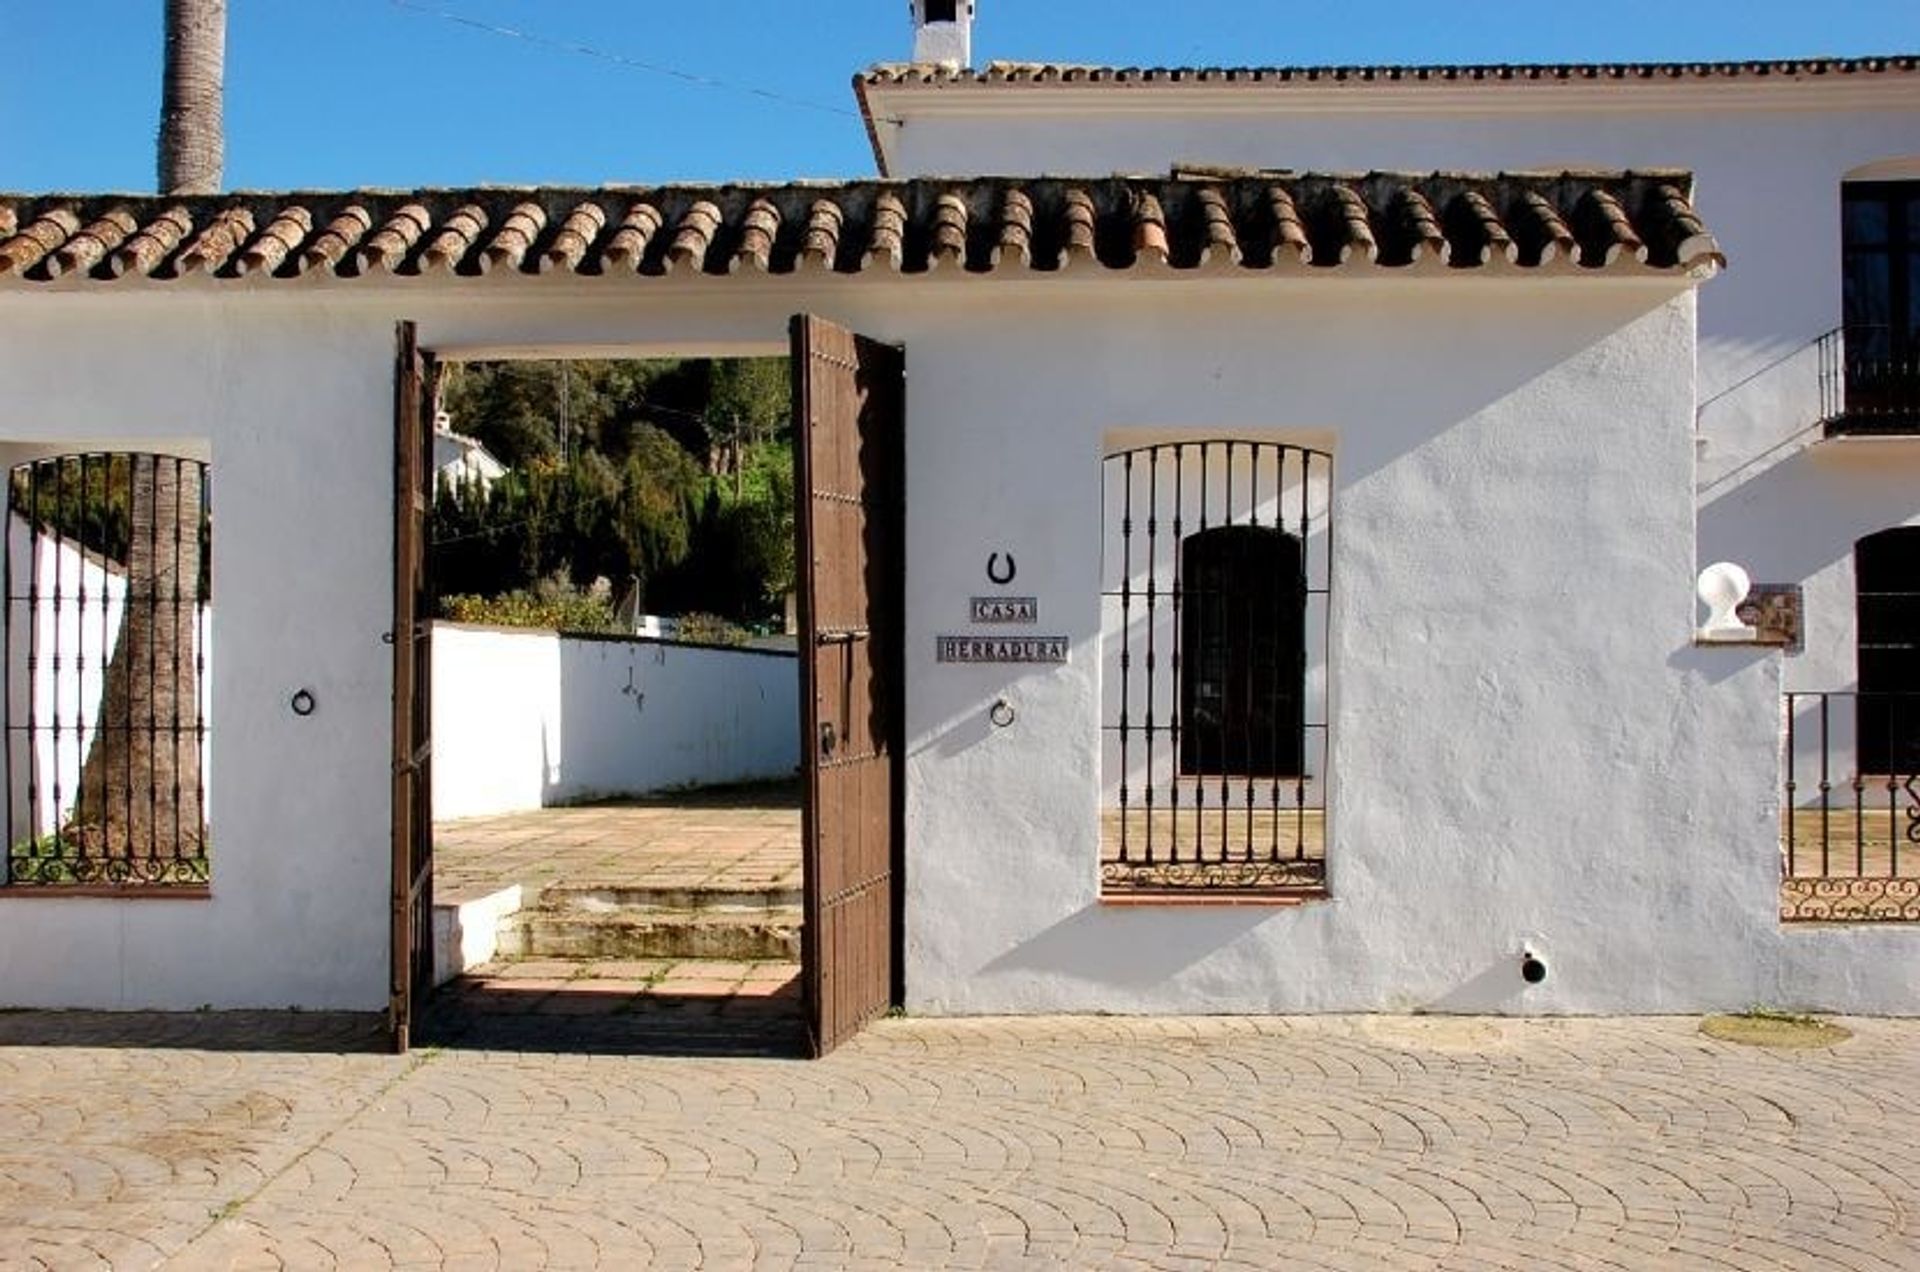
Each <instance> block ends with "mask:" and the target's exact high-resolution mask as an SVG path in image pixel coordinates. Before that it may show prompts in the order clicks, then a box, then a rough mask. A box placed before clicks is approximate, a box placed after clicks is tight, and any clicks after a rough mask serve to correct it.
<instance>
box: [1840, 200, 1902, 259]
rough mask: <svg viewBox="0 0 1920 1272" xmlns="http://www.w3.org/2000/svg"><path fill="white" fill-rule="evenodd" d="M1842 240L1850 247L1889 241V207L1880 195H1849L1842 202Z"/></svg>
mask: <svg viewBox="0 0 1920 1272" xmlns="http://www.w3.org/2000/svg"><path fill="white" fill-rule="evenodd" d="M1841 210H1842V219H1841V223H1840V226H1841V228H1840V237H1841V241H1842V242H1843V243H1845V244H1846V245H1847V246H1848V247H1879V246H1882V245H1884V244H1885V243H1886V241H1887V228H1888V221H1889V219H1890V218H1889V217H1888V212H1889V211H1890V209H1889V208H1888V206H1887V204H1886V201H1885V200H1884V199H1881V198H1879V197H1874V198H1870V199H1869V198H1862V197H1858V196H1852V195H1850V196H1848V197H1847V199H1846V201H1845V202H1844V203H1842V204H1841Z"/></svg>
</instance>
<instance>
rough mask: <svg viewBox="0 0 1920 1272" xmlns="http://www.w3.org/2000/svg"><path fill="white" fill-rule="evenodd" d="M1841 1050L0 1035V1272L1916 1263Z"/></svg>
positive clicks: (1140, 1024) (1914, 1073) (1906, 1216)
mask: <svg viewBox="0 0 1920 1272" xmlns="http://www.w3.org/2000/svg"><path fill="white" fill-rule="evenodd" d="M549 1023H550V1024H559V1023H564V1022H549ZM1847 1023H1848V1024H1849V1025H1850V1026H1851V1027H1852V1028H1853V1029H1854V1030H1855V1031H1856V1036H1855V1037H1854V1038H1853V1039H1852V1040H1851V1041H1848V1042H1846V1043H1844V1044H1842V1045H1840V1046H1838V1047H1836V1048H1833V1049H1831V1050H1815V1051H1798V1052H1789V1051H1767V1050H1761V1049H1755V1048H1747V1047H1741V1046H1738V1045H1735V1044H1730V1043H1720V1042H1714V1041H1711V1040H1709V1039H1707V1038H1704V1037H1702V1036H1701V1035H1700V1034H1699V1033H1698V1032H1697V1030H1696V1028H1695V1022H1693V1021H1691V1020H1681V1019H1664V1020H1611V1021H1532V1022H1510V1021H1490V1020H1447V1019H1431V1018H1412V1019H1400V1018H1322V1019H1285V1020H1276V1019H1265V1020H1220V1019H1208V1020H1160V1021H1135V1020H1125V1019H1110V1018H1103V1019H1071V1020H1062V1019H1036V1020H1019V1021H1006V1020H993V1021H922V1020H912V1019H906V1020H889V1021H884V1022H882V1023H881V1024H879V1025H877V1026H876V1027H875V1028H873V1029H871V1030H870V1031H868V1033H867V1034H865V1035H864V1036H862V1037H861V1038H860V1039H858V1040H856V1041H855V1042H854V1043H853V1044H851V1045H850V1046H848V1047H847V1048H845V1049H843V1050H842V1051H841V1052H840V1053H838V1054H836V1055H834V1056H832V1057H830V1058H829V1059H827V1060H825V1061H823V1062H820V1063H817V1064H809V1063H802V1062H798V1061H792V1060H778V1059H758V1060H744V1059H688V1058H667V1057H656V1056H631V1055H607V1054H535V1053H519V1052H512V1051H500V1050H477V1049H462V1048H459V1047H448V1048H446V1049H444V1050H438V1051H434V1050H423V1051H419V1052H416V1053H415V1054H413V1055H411V1056H409V1057H406V1058H404V1059H395V1058H392V1057H388V1056H383V1055H379V1054H373V1053H370V1052H369V1053H360V1054H355V1053H352V1052H351V1051H350V1050H347V1049H348V1048H351V1047H353V1046H355V1045H357V1044H360V1043H363V1042H365V1041H366V1040H367V1037H368V1035H367V1033H366V1025H365V1022H362V1021H354V1020H338V1019H335V1018H323V1017H294V1018H291V1019H289V1018H287V1017H226V1016H206V1017H184V1018H183V1017H166V1018H139V1017H132V1018H108V1017H99V1016H66V1015H34V1014H21V1015H11V1016H0V1265H4V1266H7V1267H17V1266H25V1267H40V1266H46V1267H56V1268H68V1267H103V1266H111V1267H144V1266H155V1265H161V1266H169V1267H178V1268H203V1267H220V1268H225V1267H240V1268H254V1267H261V1268H268V1267H280V1266H288V1267H298V1268H309V1267H311V1268H328V1267H346V1268H384V1267H421V1268H440V1267H445V1268H515V1269H518V1268H542V1267H590V1266H596V1265H598V1266H608V1267H620V1268H640V1267H658V1268H696V1267H698V1268H735V1267H739V1268H745V1267H768V1268H787V1267H795V1266H812V1267H836V1268H837V1267H872V1268H881V1267H903V1266H904V1267H915V1268H934V1267H1008V1268H1025V1267H1055V1266H1058V1267H1114V1268H1135V1267H1139V1268H1147V1267H1153V1268H1210V1267H1241V1268H1356V1269H1357V1268H1382V1267H1385V1268H1399V1267H1407V1268H1460V1269H1479V1268H1512V1269H1540V1268H1582V1269H1584V1268H1615V1269H1619V1268H1633V1269H1638V1268H1657V1267H1673V1268H1713V1267H1727V1268H1739V1269H1748V1270H1758V1269H1801V1268H1849V1269H1909V1268H1915V1267H1920V1022H1908V1023H1894V1022H1885V1021H1873V1020H1864V1021H1849V1022H1847ZM275 1048H279V1049H275Z"/></svg>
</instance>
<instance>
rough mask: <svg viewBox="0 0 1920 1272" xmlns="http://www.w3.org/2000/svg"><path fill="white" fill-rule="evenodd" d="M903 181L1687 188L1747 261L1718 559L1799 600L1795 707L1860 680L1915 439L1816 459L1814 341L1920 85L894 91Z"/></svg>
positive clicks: (1714, 432) (1710, 335)
mask: <svg viewBox="0 0 1920 1272" xmlns="http://www.w3.org/2000/svg"><path fill="white" fill-rule="evenodd" d="M874 101H875V110H876V111H877V112H878V113H880V114H882V115H885V116H890V117H904V118H906V119H907V121H908V123H907V125H906V126H905V127H904V128H899V129H894V128H890V127H883V129H882V131H883V135H884V136H885V137H886V139H887V145H888V154H889V169H890V171H891V172H893V173H894V174H895V175H898V176H917V175H934V174H941V173H957V172H1007V173H1022V172H1047V173H1057V174H1065V173H1106V172H1147V173H1156V172H1166V171H1168V170H1169V169H1171V168H1172V167H1173V166H1175V165H1179V164H1185V165H1196V164H1212V165H1239V166H1249V167H1255V168H1287V169H1294V170H1297V171H1312V172H1367V171H1376V170H1394V171H1410V172H1426V171H1433V170H1436V169H1447V170H1464V171H1488V172H1493V171H1523V170H1540V169H1544V170H1553V171H1559V170H1564V169H1568V168H1638V169H1645V168H1652V167H1672V168H1687V169H1691V170H1692V171H1693V172H1694V173H1695V176H1696V182H1697V186H1696V202H1697V204H1698V207H1699V209H1700V213H1701V215H1702V217H1703V218H1704V219H1705V220H1706V222H1707V224H1708V225H1709V227H1711V229H1712V230H1713V233H1714V234H1715V236H1716V237H1717V238H1718V239H1719V241H1720V243H1721V245H1722V247H1724V248H1725V250H1726V252H1727V255H1728V257H1729V260H1730V262H1731V266H1730V268H1729V270H1728V271H1727V273H1726V274H1725V275H1724V276H1722V277H1721V278H1719V279H1717V280H1715V282H1714V283H1713V285H1712V286H1711V287H1708V288H1706V289H1704V290H1703V292H1702V293H1701V298H1700V317H1699V341H1700V346H1699V393H1698V399H1699V403H1698V404H1699V429H1700V435H1701V439H1702V443H1701V448H1700V468H1699V482H1700V496H1699V497H1700V520H1699V551H1700V561H1701V564H1706V563H1708V562H1711V561H1715V560H1734V561H1738V562H1740V563H1741V564H1743V565H1744V566H1746V567H1747V569H1748V571H1749V573H1750V574H1751V575H1752V577H1753V579H1754V580H1755V582H1761V583H1799V584H1801V585H1802V586H1803V587H1804V588H1805V592H1806V615H1807V627H1808V632H1807V636H1808V639H1807V645H1806V649H1805V651H1804V652H1802V653H1799V654H1796V655H1794V656H1791V657H1789V658H1788V660H1787V662H1786V667H1785V677H1786V683H1787V684H1788V685H1789V686H1790V687H1792V688H1795V689H1805V690H1813V689H1845V688H1850V687H1851V686H1852V685H1853V683H1854V655H1853V648H1854V645H1853V640H1854V615H1853V579H1852V562H1851V550H1852V545H1853V541H1854V539H1856V538H1858V537H1860V536H1861V535H1863V534H1866V533H1871V532H1872V531H1874V530H1879V529H1884V528H1886V527H1888V526H1893V525H1913V524H1920V482H1916V478H1920V443H1916V442H1913V441H1904V442H1895V443H1888V442H1852V441H1850V442H1843V443H1837V444H1836V443H1820V444H1816V443H1819V431H1818V430H1817V429H1813V430H1812V431H1809V429H1810V426H1811V425H1813V424H1814V422H1815V421H1816V420H1817V418H1818V409H1819V400H1820V399H1819V380H1818V363H1817V360H1816V357H1815V352H1814V349H1813V348H1812V342H1813V341H1815V340H1816V339H1817V338H1818V337H1819V336H1821V335H1822V334H1823V333H1825V332H1827V331H1830V330H1832V329H1833V328H1835V327H1837V326H1838V325H1839V323H1840V186H1841V184H1842V182H1843V181H1844V180H1845V179H1846V178H1848V177H1849V175H1853V176H1871V177H1874V178H1876V179H1895V178H1899V179H1916V178H1920V78H1916V77H1913V76H1904V77H1897V78H1889V79H1888V80H1886V81H1885V82H1882V83H1878V84H1862V83H1861V82H1860V79H1859V78H1857V77H1856V78H1852V79H1849V80H1848V81H1846V82H1845V83H1842V82H1839V81H1830V82H1829V83H1827V84H1821V83H1818V82H1814V83H1811V84H1796V83H1792V82H1788V81H1787V80H1785V79H1784V78H1775V79H1773V80H1771V81H1756V80H1755V79H1754V78H1753V77H1748V78H1746V79H1744V80H1740V81H1723V82H1721V83H1719V84H1718V85H1713V86H1707V87H1699V86H1684V85H1683V86H1667V85H1662V84H1658V83H1655V84H1653V85H1645V84H1626V85H1619V86H1601V87H1598V88H1588V87H1583V86H1580V85H1546V86H1516V87H1508V88H1502V87H1489V86H1467V87H1465V88H1462V89H1460V90H1458V91H1453V90H1447V89H1434V88H1431V87H1412V88H1404V89H1394V88H1388V87H1381V88H1376V89H1368V88H1364V87H1360V86H1357V85H1355V86H1347V87H1342V88H1337V89H1331V90H1326V91H1321V92H1315V91H1311V90H1303V89H1300V88H1278V89H1270V88H1260V87H1249V88H1243V89H1238V90H1236V89H1231V88H1223V87H1219V86H1213V87H1200V88H1196V89H1193V90H1191V91H1187V92H1181V91H1178V90H1176V91H1163V90H1159V89H1151V88H1146V89H1143V88H1120V89H1112V90H1106V91H1100V90H1087V91H1078V90H1066V91H1061V90H1057V89H1047V88H1041V89H1037V90H1026V91H1024V92H1022V91H1018V90H1008V89H1004V88H1003V89H999V90H988V91H985V92H976V91H973V90H970V89H963V90H961V91H958V92H954V91H944V90H935V91H932V92H922V93H919V94H917V95H916V94H914V93H912V92H907V93H894V94H887V93H885V92H881V93H879V94H877V95H876V96H875V97H874Z"/></svg>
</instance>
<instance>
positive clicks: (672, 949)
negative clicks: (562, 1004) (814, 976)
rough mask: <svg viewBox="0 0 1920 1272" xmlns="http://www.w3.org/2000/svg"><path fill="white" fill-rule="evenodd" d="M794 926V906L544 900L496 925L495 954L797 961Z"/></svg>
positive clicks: (796, 916) (797, 939) (511, 956)
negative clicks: (598, 904) (575, 904)
mask: <svg viewBox="0 0 1920 1272" xmlns="http://www.w3.org/2000/svg"><path fill="white" fill-rule="evenodd" d="M800 923H801V915H800V908H799V907H798V906H775V907H767V906H761V907H759V908H746V909H735V910H727V909H718V908H712V907H709V908H705V909H699V910H688V909H646V908H638V907H619V908H611V909H607V910H603V911H586V910H579V909H572V908H567V907H549V906H547V905H545V904H544V903H543V904H542V905H541V906H540V908H538V909H532V910H522V911H520V912H519V913H518V914H514V915H511V916H509V917H507V918H506V919H504V920H502V921H501V924H500V936H499V941H498V946H497V949H498V953H497V955H496V957H498V958H504V959H525V958H684V959H698V958H718V959H742V960H745V959H797V958H799V957H800Z"/></svg>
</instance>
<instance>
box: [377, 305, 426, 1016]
mask: <svg viewBox="0 0 1920 1272" xmlns="http://www.w3.org/2000/svg"><path fill="white" fill-rule="evenodd" d="M399 345H400V348H399V358H398V365H397V367H396V368H395V372H394V403H393V423H394V450H393V482H394V493H393V630H392V632H391V633H390V638H391V640H392V641H393V891H392V919H393V944H392V951H391V962H390V964H389V967H390V975H391V982H390V987H389V999H388V1023H389V1025H390V1027H391V1028H392V1031H393V1047H394V1050H395V1051H399V1052H404V1051H405V1050H406V1049H407V1046H408V1044H409V1042H410V1041H411V1034H412V1030H413V1022H414V1011H415V1008H416V1006H417V1005H418V1004H419V1003H420V1002H422V1001H424V1000H425V998H426V994H427V991H428V990H430V989H432V988H433V780H432V754H433V751H432V738H431V732H430V729H431V725H432V703H433V684H432V672H433V649H432V641H433V601H432V596H431V593H430V591H429V587H430V583H431V580H430V578H429V576H428V573H427V509H428V507H429V503H430V499H431V495H432V482H433V429H432V427H431V421H432V419H433V398H432V395H433V375H434V366H433V360H432V358H431V357H430V356H429V355H426V354H423V353H422V352H421V351H420V347H419V344H418V342H417V340H416V337H415V334H414V327H413V324H412V323H410V322H403V323H401V324H400V332H399Z"/></svg>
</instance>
